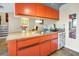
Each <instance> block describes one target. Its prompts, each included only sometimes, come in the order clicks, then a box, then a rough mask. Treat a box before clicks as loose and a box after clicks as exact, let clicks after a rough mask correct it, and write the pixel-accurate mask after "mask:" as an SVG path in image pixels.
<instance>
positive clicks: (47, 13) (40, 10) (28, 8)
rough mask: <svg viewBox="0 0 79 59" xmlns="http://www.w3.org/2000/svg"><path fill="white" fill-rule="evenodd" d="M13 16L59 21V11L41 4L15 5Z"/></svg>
mask: <svg viewBox="0 0 79 59" xmlns="http://www.w3.org/2000/svg"><path fill="white" fill-rule="evenodd" d="M15 15H21V16H34V17H43V18H50V19H53V20H55V19H56V20H58V19H59V11H58V10H55V9H54V8H50V7H47V6H45V5H43V4H41V3H15Z"/></svg>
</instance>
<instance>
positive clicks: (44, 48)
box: [8, 33, 58, 56]
mask: <svg viewBox="0 0 79 59" xmlns="http://www.w3.org/2000/svg"><path fill="white" fill-rule="evenodd" d="M56 38H57V33H53V34H48V35H43V36H36V37H32V38H24V39H18V40H11V41H8V55H9V56H47V55H49V54H50V53H52V52H54V51H55V50H57V48H58V42H57V39H56Z"/></svg>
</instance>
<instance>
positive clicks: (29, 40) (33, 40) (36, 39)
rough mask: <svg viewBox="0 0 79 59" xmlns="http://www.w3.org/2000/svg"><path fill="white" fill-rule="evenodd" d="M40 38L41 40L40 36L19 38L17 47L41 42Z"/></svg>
mask: <svg viewBox="0 0 79 59" xmlns="http://www.w3.org/2000/svg"><path fill="white" fill-rule="evenodd" d="M39 40H40V38H39V37H34V38H27V39H21V40H18V41H17V48H20V47H25V46H28V45H32V44H36V43H38V42H39Z"/></svg>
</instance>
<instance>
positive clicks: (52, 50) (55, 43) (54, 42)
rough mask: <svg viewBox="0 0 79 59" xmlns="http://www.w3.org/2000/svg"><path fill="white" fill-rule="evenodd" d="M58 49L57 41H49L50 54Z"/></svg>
mask: <svg viewBox="0 0 79 59" xmlns="http://www.w3.org/2000/svg"><path fill="white" fill-rule="evenodd" d="M57 48H58V42H57V39H54V40H51V50H50V51H51V53H52V52H54V51H56V50H57Z"/></svg>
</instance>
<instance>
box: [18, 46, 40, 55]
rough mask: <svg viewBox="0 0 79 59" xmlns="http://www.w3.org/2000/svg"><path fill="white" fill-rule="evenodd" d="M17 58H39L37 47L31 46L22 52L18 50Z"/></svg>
mask: <svg viewBox="0 0 79 59" xmlns="http://www.w3.org/2000/svg"><path fill="white" fill-rule="evenodd" d="M17 55H18V56H39V46H38V45H37V46H33V47H29V48H25V49H23V50H19V51H18V52H17Z"/></svg>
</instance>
